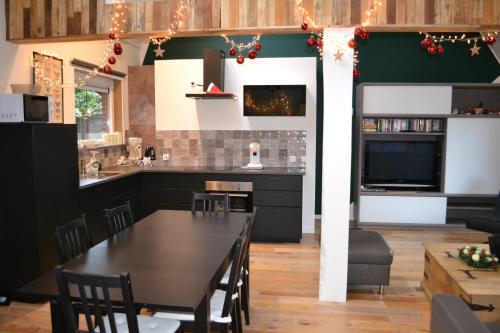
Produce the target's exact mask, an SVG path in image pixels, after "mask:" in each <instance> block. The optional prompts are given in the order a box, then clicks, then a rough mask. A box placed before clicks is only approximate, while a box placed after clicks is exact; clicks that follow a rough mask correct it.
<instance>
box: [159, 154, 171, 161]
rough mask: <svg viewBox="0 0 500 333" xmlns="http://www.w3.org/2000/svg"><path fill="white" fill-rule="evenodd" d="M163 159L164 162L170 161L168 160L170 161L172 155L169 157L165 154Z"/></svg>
mask: <svg viewBox="0 0 500 333" xmlns="http://www.w3.org/2000/svg"><path fill="white" fill-rule="evenodd" d="M161 158H162V160H164V161H168V160H170V155H169V154H163V155H162V156H161Z"/></svg>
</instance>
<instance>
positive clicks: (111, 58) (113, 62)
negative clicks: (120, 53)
mask: <svg viewBox="0 0 500 333" xmlns="http://www.w3.org/2000/svg"><path fill="white" fill-rule="evenodd" d="M108 63H109V64H110V65H114V64H116V58H115V57H113V56H109V58H108Z"/></svg>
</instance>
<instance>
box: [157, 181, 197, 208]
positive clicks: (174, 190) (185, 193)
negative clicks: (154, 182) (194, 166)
mask: <svg viewBox="0 0 500 333" xmlns="http://www.w3.org/2000/svg"><path fill="white" fill-rule="evenodd" d="M159 175H160V180H159V184H160V205H159V208H160V209H178V210H190V209H191V198H192V196H193V192H205V174H202V173H161V174H159Z"/></svg>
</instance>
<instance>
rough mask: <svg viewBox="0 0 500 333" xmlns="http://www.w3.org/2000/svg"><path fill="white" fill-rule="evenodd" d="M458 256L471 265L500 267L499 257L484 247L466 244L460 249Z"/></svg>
mask: <svg viewBox="0 0 500 333" xmlns="http://www.w3.org/2000/svg"><path fill="white" fill-rule="evenodd" d="M458 257H459V258H460V259H461V260H462V261H463V262H465V263H466V264H467V265H468V266H470V267H474V268H481V269H492V270H496V269H497V267H498V258H496V257H495V256H493V255H492V254H491V253H490V252H489V250H488V249H487V248H484V247H478V246H474V245H465V246H463V247H461V248H459V249H458Z"/></svg>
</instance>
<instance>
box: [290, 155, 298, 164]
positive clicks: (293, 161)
mask: <svg viewBox="0 0 500 333" xmlns="http://www.w3.org/2000/svg"><path fill="white" fill-rule="evenodd" d="M288 160H289V161H290V163H295V162H297V156H295V155H290V156H288Z"/></svg>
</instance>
